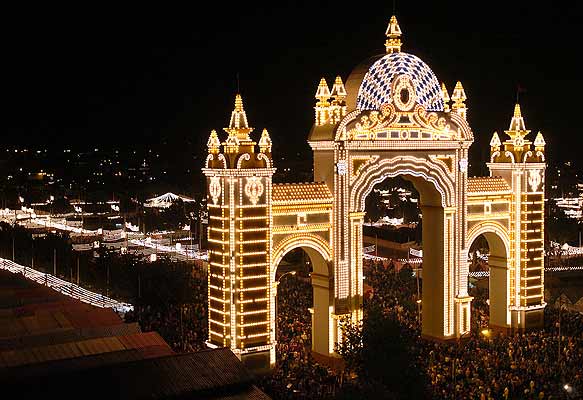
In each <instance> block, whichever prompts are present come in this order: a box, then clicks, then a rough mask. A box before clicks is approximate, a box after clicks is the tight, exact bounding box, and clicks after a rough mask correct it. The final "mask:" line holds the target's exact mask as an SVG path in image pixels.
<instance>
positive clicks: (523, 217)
mask: <svg viewBox="0 0 583 400" xmlns="http://www.w3.org/2000/svg"><path fill="white" fill-rule="evenodd" d="M400 32H401V30H400V28H399V26H398V23H397V20H396V18H391V21H390V23H389V29H387V36H388V38H387V41H386V42H385V47H386V51H387V53H386V54H384V55H379V56H375V57H372V58H370V59H368V60H366V61H365V62H363V63H362V64H361V65H359V66H357V67H356V68H355V69H354V70H353V72H352V73H351V74H350V76H349V77H348V79H347V81H346V86H345V85H344V83H343V81H342V79H341V78H340V77H336V79H335V81H334V84H333V86H332V90H330V87H329V86H328V84H327V83H326V80H325V79H324V78H322V79H321V81H320V83H319V85H318V88H317V90H316V96H315V97H316V99H317V102H316V104H315V106H314V111H315V118H314V125H313V127H312V129H311V131H310V133H309V138H308V144H309V145H310V147H311V149H312V150H313V155H314V164H313V182H306V183H293V184H289V183H285V184H274V183H273V175H274V173H275V167H277V165H276V164H277V163H276V162H275V163H274V162H273V157H272V154H271V151H272V143H271V138H270V136H269V134H268V132H267V130H263V132H262V133H261V135H260V137H259V138H258V140H257V139H252V138H251V136H250V133H251V132H252V130H253V129H252V128H250V127H249V124H248V121H247V116H246V113H245V110H244V109H243V100H242V98H241V96H240V95H237V96H236V98H235V108H234V110H233V112H232V113H231V119H230V121H229V126H228V127H227V128H225V131H226V132H227V134H228V137H227V138H226V140H224V141H223V140H221V139H220V138H219V135H218V134H217V132H216V131H212V132H211V135H210V137H209V140H208V143H207V146H208V151H209V154H208V157H207V158H206V163H205V168H204V169H203V172H204V174H205V175H206V176H207V188H208V197H207V204H208V209H209V234H208V238H209V341H208V343H209V346H227V347H229V348H230V349H231V350H232V351H233V352H235V353H237V354H238V355H240V356H241V358H242V359H243V361H245V360H248V361H249V363H251V361H250V360H253V363H255V362H259V361H257V360H261V362H264V363H268V362H269V359H270V354H271V353H272V352H273V348H274V344H275V337H274V331H273V329H272V328H273V320H274V318H275V316H274V307H273V298H274V296H273V284H274V279H275V269H276V266H277V263H278V262H279V260H281V258H282V257H283V255H284V254H285V253H286V252H288V251H289V250H291V249H293V248H297V247H301V248H303V249H304V250H305V251H306V252H307V253H308V255H309V257H310V258H311V260H312V264H313V265H314V268H316V269H318V270H319V272H318V271H317V272H315V273H314V274H313V277H321V279H320V278H318V279H320V281H319V282H320V284H319V286H321V293H322V296H321V297H322V298H326V299H328V300H327V302H325V301H322V304H327V305H328V310H326V312H325V313H324V311H322V312H321V313H318V312H317V313H316V314H317V315H316V316H315V321H316V323H315V324H314V325H317V326H326V327H327V328H322V329H320V328H318V329H317V330H316V331H314V332H315V334H314V340H313V342H315V343H318V344H317V345H315V346H316V347H315V350H316V352H318V353H322V354H323V355H325V356H334V352H333V348H334V343H335V342H336V341H338V340H339V336H338V331H339V322H338V321H340V320H341V319H342V317H349V318H352V320H353V321H358V320H360V319H361V318H362V297H363V282H362V280H363V274H362V255H363V254H362V253H363V252H362V225H363V222H364V202H365V198H366V197H367V195H368V193H370V191H371V190H372V188H373V186H374V185H375V184H377V183H379V182H380V181H382V180H384V179H385V178H387V177H393V176H397V175H401V176H403V177H404V178H406V179H408V180H410V181H412V182H413V183H414V185H415V187H416V189H417V190H418V191H419V193H420V196H421V199H420V203H421V209H422V213H423V254H424V263H423V279H424V285H423V299H424V300H423V301H422V304H423V320H422V334H423V335H424V336H425V337H428V338H433V339H437V340H450V339H455V338H458V337H460V336H461V335H463V334H464V333H466V332H467V331H468V330H469V327H470V305H471V300H472V298H471V297H470V296H469V295H468V264H467V251H468V246H469V244H471V241H473V240H475V238H476V237H477V235H480V234H484V236H486V238H487V240H488V243H489V244H490V246H491V248H492V249H494V250H493V251H494V253H493V258H492V262H493V264H496V263H497V262H498V265H496V266H494V267H493V269H496V271H500V272H493V275H494V278H493V279H494V280H495V281H496V282H498V280H500V282H504V285H503V286H504V287H505V288H508V290H507V291H506V292H505V293H499V294H494V296H495V297H496V296H497V297H496V299H492V300H493V301H492V302H495V303H496V306H495V307H494V309H493V310H492V321H493V322H495V323H497V324H500V325H502V326H508V325H509V324H508V321H509V320H510V327H511V328H512V329H519V330H520V329H526V328H527V327H534V326H541V325H542V316H543V309H544V307H545V305H546V304H545V302H544V255H543V251H544V250H543V247H544V246H543V232H544V215H543V214H544V178H545V168H546V165H545V158H544V157H545V156H544V150H545V145H546V144H545V141H544V138H543V136H542V134H540V133H539V134H537V136H536V138H535V139H534V141H530V140H529V138H528V137H527V135H528V134H529V132H530V131H529V130H527V129H526V127H525V124H524V119H523V118H522V115H521V111H520V107H519V105H516V107H515V110H514V115H513V117H512V120H511V123H510V127H509V129H508V130H505V131H504V133H505V134H506V135H507V136H508V137H509V139H506V140H502V139H501V138H500V136H498V134H497V133H494V135H493V136H492V140H491V141H490V147H491V149H490V150H491V151H490V155H491V157H490V162H489V163H487V166H488V168H489V171H490V176H487V177H478V178H470V177H468V165H469V161H468V152H469V148H470V146H471V145H472V143H473V141H474V135H473V133H472V130H471V128H470V126H469V124H468V121H467V113H468V108H467V105H466V100H467V96H466V93H465V91H464V88H463V86H462V84H461V83H460V82H457V83H456V84H455V87H454V89H453V91H452V92H448V90H447V88H446V87H445V84H443V83H441V84H440V83H439V81H438V80H437V77H436V76H435V74H434V73H433V71H432V70H431V68H430V67H429V66H428V65H427V64H425V63H424V62H423V61H422V60H420V59H419V58H418V57H416V56H414V55H412V54H407V53H405V52H401V39H400ZM450 94H451V97H450ZM257 147H258V149H257ZM496 260H498V261H496ZM502 260H504V261H502ZM493 264H492V265H493ZM492 265H491V268H492ZM504 271H506V272H504ZM504 274H505V275H504ZM312 281H313V283H314V279H312ZM314 285H315V284H314ZM496 285H497V286H500V287H501V286H502V284H501V285H498V284H496ZM324 293H326V295H324ZM498 298H500V299H502V300H497V299H498ZM429 300H431V301H429ZM324 308H326V307H324V306H323V307H319V310H324ZM502 309H503V310H502ZM245 362H247V361H245Z"/></svg>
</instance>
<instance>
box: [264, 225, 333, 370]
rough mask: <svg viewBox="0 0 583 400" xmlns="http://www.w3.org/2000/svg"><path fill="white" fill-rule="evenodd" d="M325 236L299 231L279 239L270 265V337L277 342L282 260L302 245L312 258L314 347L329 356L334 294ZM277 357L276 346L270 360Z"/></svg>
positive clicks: (331, 347) (331, 349)
mask: <svg viewBox="0 0 583 400" xmlns="http://www.w3.org/2000/svg"><path fill="white" fill-rule="evenodd" d="M324 244H325V243H323V241H322V239H321V238H319V237H317V236H316V235H302V237H298V236H297V235H294V236H290V237H288V238H285V239H283V240H281V241H280V242H279V244H278V245H277V247H275V248H274V251H273V258H272V267H271V287H272V288H273V290H271V296H272V297H271V301H270V304H271V308H270V313H271V315H272V318H271V324H272V325H271V338H272V342H273V343H276V339H277V338H276V321H277V315H276V305H277V299H276V296H277V280H276V276H277V271H278V267H279V265H280V263H281V260H282V259H283V258H284V256H285V255H287V254H289V253H290V252H291V251H293V250H295V249H302V250H303V251H304V252H305V253H306V254H307V256H308V258H309V259H310V264H311V266H312V268H311V269H312V271H311V274H310V280H311V284H312V289H313V308H312V310H311V313H312V351H313V352H315V353H318V354H321V355H325V356H328V355H329V354H330V353H332V352H333V351H334V349H333V343H332V342H331V341H330V329H331V328H332V324H331V312H330V311H331V310H330V307H331V305H332V301H333V298H332V297H331V293H332V292H331V290H330V288H331V286H332V282H331V281H330V278H331V273H330V260H331V254H330V252H329V251H328V249H327V248H326V246H324ZM275 361H276V354H275V347H274V348H273V349H272V352H271V355H270V363H271V364H272V365H273V364H274V363H275Z"/></svg>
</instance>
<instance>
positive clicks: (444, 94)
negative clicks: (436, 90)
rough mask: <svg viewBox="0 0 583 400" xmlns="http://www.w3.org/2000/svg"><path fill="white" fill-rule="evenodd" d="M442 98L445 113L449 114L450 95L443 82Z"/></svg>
mask: <svg viewBox="0 0 583 400" xmlns="http://www.w3.org/2000/svg"><path fill="white" fill-rule="evenodd" d="M441 98H442V99H443V111H445V112H449V100H450V99H449V94H448V93H447V88H446V87H445V83H443V82H441Z"/></svg>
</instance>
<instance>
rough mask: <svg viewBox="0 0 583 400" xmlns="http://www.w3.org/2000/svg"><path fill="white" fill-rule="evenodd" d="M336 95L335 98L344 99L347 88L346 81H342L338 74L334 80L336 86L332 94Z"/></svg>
mask: <svg viewBox="0 0 583 400" xmlns="http://www.w3.org/2000/svg"><path fill="white" fill-rule="evenodd" d="M330 96H331V97H334V99H335V100H338V101H342V100H344V99H345V98H346V88H345V87H344V83H342V79H341V78H340V77H339V76H337V77H336V80H335V81H334V86H332V93H331V95H330Z"/></svg>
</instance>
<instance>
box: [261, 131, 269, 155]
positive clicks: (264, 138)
mask: <svg viewBox="0 0 583 400" xmlns="http://www.w3.org/2000/svg"><path fill="white" fill-rule="evenodd" d="M259 151H260V152H262V153H271V138H270V137H269V132H267V129H265V128H264V129H263V132H262V133H261V139H259Z"/></svg>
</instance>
